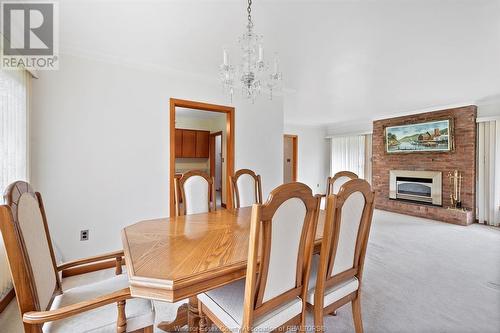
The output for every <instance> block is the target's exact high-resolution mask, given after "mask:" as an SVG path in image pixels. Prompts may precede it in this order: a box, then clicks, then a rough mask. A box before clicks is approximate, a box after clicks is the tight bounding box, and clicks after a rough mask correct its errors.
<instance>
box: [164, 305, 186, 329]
mask: <svg viewBox="0 0 500 333" xmlns="http://www.w3.org/2000/svg"><path fill="white" fill-rule="evenodd" d="M187 317H188V305H187V304H182V305H181V306H180V307H179V308H178V309H177V316H176V317H175V319H174V320H173V321H170V322H168V321H162V322H161V323H159V324H158V328H159V329H162V330H164V331H165V332H180V331H182V327H183V326H185V325H186V324H187Z"/></svg>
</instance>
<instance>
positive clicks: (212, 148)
mask: <svg viewBox="0 0 500 333" xmlns="http://www.w3.org/2000/svg"><path fill="white" fill-rule="evenodd" d="M222 134H223V133H222V131H219V132H214V133H210V139H209V145H208V155H209V159H210V176H211V177H214V178H215V153H214V151H215V137H217V136H220V140H221V149H222ZM221 153H222V152H221ZM212 155H213V158H212ZM220 168H221V169H220V174H221V177H222V175H223V174H224V173H223V172H222V163H221V166H220ZM221 181H222V180H221ZM221 203H222V202H221Z"/></svg>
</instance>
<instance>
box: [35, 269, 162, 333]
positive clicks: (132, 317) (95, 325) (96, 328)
mask: <svg viewBox="0 0 500 333" xmlns="http://www.w3.org/2000/svg"><path fill="white" fill-rule="evenodd" d="M128 287H129V283H128V277H127V275H125V274H121V275H117V276H114V277H112V278H109V279H107V280H103V281H99V282H96V283H92V284H86V285H83V286H80V287H73V288H71V289H69V290H66V291H65V292H64V293H63V294H62V295H58V296H56V297H55V298H54V302H53V303H52V306H51V308H50V309H51V310H55V309H58V308H61V307H63V306H67V305H71V304H74V303H78V302H82V301H86V300H91V299H94V298H96V297H98V296H103V295H106V294H109V293H112V292H114V291H118V290H120V289H124V288H128ZM117 309H118V307H117V305H116V303H113V304H109V305H106V306H102V307H99V308H97V309H94V310H90V311H86V312H83V313H81V314H78V315H75V316H71V317H68V318H66V319H63V320H57V321H53V322H50V323H46V324H44V325H43V333H60V332H61V333H68V332H74V333H77V332H94V333H95V332H115V331H116V320H117V318H118V310H117ZM125 313H126V316H127V332H131V331H135V330H138V329H141V328H144V327H148V326H151V325H153V324H154V317H155V312H154V309H153V306H152V303H151V302H150V301H149V300H145V299H139V298H133V299H128V300H127V301H126V304H125Z"/></svg>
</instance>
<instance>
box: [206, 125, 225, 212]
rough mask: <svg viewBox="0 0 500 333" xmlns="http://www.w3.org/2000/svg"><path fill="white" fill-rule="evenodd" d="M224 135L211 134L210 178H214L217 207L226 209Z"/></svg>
mask: <svg viewBox="0 0 500 333" xmlns="http://www.w3.org/2000/svg"><path fill="white" fill-rule="evenodd" d="M222 135H223V132H222V131H219V132H216V133H211V134H210V149H209V151H210V177H213V178H214V186H215V196H216V203H217V207H219V206H220V207H223V208H226V203H225V202H224V201H225V200H222V189H223V183H222V178H223V170H222V167H223V164H224V152H223V149H222Z"/></svg>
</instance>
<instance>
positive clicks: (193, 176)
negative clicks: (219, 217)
mask: <svg viewBox="0 0 500 333" xmlns="http://www.w3.org/2000/svg"><path fill="white" fill-rule="evenodd" d="M174 181H175V182H176V186H175V203H176V212H177V215H190V214H199V213H207V212H210V211H214V210H215V206H216V197H215V188H214V179H213V177H210V176H209V175H208V174H206V173H205V172H202V171H188V172H186V173H184V174H183V175H182V176H181V177H180V178H175V179H174ZM177 182H178V183H177ZM179 191H180V193H179ZM179 198H182V204H181V202H180V201H181V200H179Z"/></svg>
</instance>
